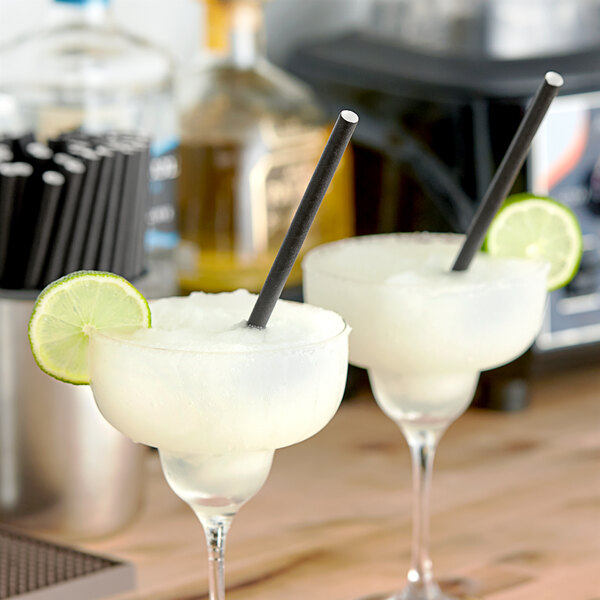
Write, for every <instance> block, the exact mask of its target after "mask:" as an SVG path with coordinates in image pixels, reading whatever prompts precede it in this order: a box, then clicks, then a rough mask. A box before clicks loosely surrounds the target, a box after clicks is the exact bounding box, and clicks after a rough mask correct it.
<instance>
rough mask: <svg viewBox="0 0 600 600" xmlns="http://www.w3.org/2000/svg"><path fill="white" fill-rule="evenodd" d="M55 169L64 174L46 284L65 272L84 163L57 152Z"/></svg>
mask: <svg viewBox="0 0 600 600" xmlns="http://www.w3.org/2000/svg"><path fill="white" fill-rule="evenodd" d="M54 162H55V163H56V165H57V167H58V168H57V170H58V171H60V172H61V173H62V174H63V175H64V176H65V179H66V181H65V186H64V191H63V194H62V195H61V200H60V205H61V208H60V214H58V215H57V226H56V231H55V234H54V236H53V240H52V248H51V252H50V256H49V260H48V268H47V269H46V270H45V273H44V276H43V278H42V279H43V281H42V284H47V283H50V282H52V281H54V280H55V279H58V278H59V277H60V276H61V275H64V274H65V273H66V271H65V260H66V256H67V250H68V248H69V245H70V241H71V236H72V233H73V226H74V224H75V217H76V214H77V204H78V202H79V195H80V191H81V184H82V181H83V176H84V174H85V165H84V164H83V162H82V161H80V160H78V159H76V158H73V157H72V156H69V155H68V154H64V153H62V152H59V153H57V154H55V155H54Z"/></svg>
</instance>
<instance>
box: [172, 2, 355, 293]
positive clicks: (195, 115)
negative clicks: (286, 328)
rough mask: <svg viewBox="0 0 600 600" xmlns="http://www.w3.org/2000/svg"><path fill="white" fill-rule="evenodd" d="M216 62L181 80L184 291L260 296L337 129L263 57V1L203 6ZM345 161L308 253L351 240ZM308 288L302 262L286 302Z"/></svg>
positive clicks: (298, 87)
mask: <svg viewBox="0 0 600 600" xmlns="http://www.w3.org/2000/svg"><path fill="white" fill-rule="evenodd" d="M204 5H205V14H206V15H207V22H208V25H209V31H208V42H209V46H210V48H211V50H212V53H211V54H212V56H211V58H209V59H208V60H207V59H206V58H203V57H205V56H206V53H204V54H203V55H202V54H201V55H200V56H199V58H198V60H197V61H196V62H195V63H194V64H193V65H192V66H191V67H189V68H187V69H186V70H185V71H183V72H182V73H181V80H180V85H179V100H180V112H181V114H182V117H181V125H180V130H181V146H180V157H181V160H180V167H181V171H180V179H179V205H178V213H179V231H180V235H181V241H180V246H179V250H178V261H177V263H178V274H179V284H180V287H181V289H182V290H183V291H185V292H189V291H192V290H204V291H210V292H217V291H223V290H232V289H236V288H239V287H243V288H247V289H249V290H251V291H258V290H260V288H261V286H262V283H263V282H264V279H265V277H266V275H267V273H268V270H269V268H270V266H271V264H272V262H273V260H274V258H275V255H276V253H277V250H278V249H279V246H280V245H281V242H282V240H283V237H284V235H285V233H286V231H287V229H288V226H289V224H290V222H291V219H292V217H293V215H294V212H295V209H296V207H297V206H298V203H299V202H300V199H301V198H302V195H303V193H304V190H305V188H306V185H307V184H308V181H309V179H310V176H311V174H312V172H313V170H314V168H315V166H316V163H317V161H318V158H319V155H320V153H321V151H322V150H323V147H324V145H325V142H326V140H327V136H328V134H329V132H330V129H331V125H332V123H330V122H328V120H327V118H326V117H325V116H324V114H323V112H322V111H321V110H320V108H319V107H318V105H317V104H316V102H315V100H314V99H313V96H312V95H311V93H310V92H309V91H308V89H307V88H306V87H305V86H304V85H303V84H301V83H300V82H298V81H296V80H295V79H293V78H291V77H290V76H288V75H287V74H285V73H284V72H283V71H281V70H280V69H278V68H277V67H275V66H274V65H273V64H271V63H270V62H269V61H268V60H267V58H266V56H265V54H264V28H263V21H262V1H261V0H205V2H204ZM351 179H352V167H351V159H349V158H348V155H346V156H345V157H344V159H343V160H342V163H341V164H340V166H339V168H338V171H337V173H336V175H335V177H334V179H333V181H332V183H331V186H330V188H329V191H328V193H327V195H326V197H325V198H324V200H323V204H322V206H321V208H320V210H319V213H318V215H317V218H316V220H315V222H314V224H313V226H312V228H311V230H310V232H309V235H308V238H307V239H306V242H305V244H304V247H303V251H306V250H307V249H308V248H310V247H311V246H315V245H318V244H321V243H324V242H328V241H332V240H334V239H339V238H343V237H347V236H350V235H352V232H353V230H354V204H353V197H352V181H351ZM300 283H301V270H300V261H299V260H298V261H297V262H296V266H295V267H294V270H293V271H292V273H291V275H290V278H289V280H288V288H287V293H288V295H294V292H297V291H298V290H299V287H300Z"/></svg>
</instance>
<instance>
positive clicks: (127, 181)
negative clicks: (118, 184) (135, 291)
mask: <svg viewBox="0 0 600 600" xmlns="http://www.w3.org/2000/svg"><path fill="white" fill-rule="evenodd" d="M122 152H123V154H124V156H125V168H124V171H123V187H122V190H121V200H120V207H119V219H118V224H117V237H116V239H115V251H114V255H113V260H112V266H111V269H110V270H111V271H112V272H113V273H117V274H118V275H125V270H126V267H127V262H128V253H129V252H130V251H131V250H133V248H132V246H131V244H130V241H131V240H132V239H134V237H135V223H134V222H133V218H134V215H135V203H136V197H135V196H136V188H137V183H138V173H139V168H140V152H139V151H137V150H136V149H135V147H133V146H132V145H130V144H123V148H122Z"/></svg>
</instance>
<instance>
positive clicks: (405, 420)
mask: <svg viewBox="0 0 600 600" xmlns="http://www.w3.org/2000/svg"><path fill="white" fill-rule="evenodd" d="M463 240H464V236H462V235H455V234H430V233H408V234H390V235H374V236H364V237H357V238H350V239H347V240H341V241H339V242H333V243H331V244H326V245H323V246H320V247H318V248H315V249H313V250H311V251H310V252H309V253H308V254H307V255H306V257H305V259H304V261H303V270H304V294H305V298H306V300H307V302H310V303H311V304H315V305H317V306H322V307H325V308H329V309H331V310H334V311H336V312H337V313H339V314H341V315H342V316H343V317H344V319H345V320H346V321H347V322H348V324H349V325H350V326H351V327H352V333H351V335H350V362H351V363H352V364H354V365H357V366H359V367H364V368H366V369H367V370H368V374H369V380H370V382H371V386H372V388H373V394H374V396H375V399H376V401H377V403H378V404H379V406H380V407H381V409H382V410H383V412H384V413H385V414H386V415H388V416H389V417H390V418H391V419H392V420H394V421H395V422H396V423H397V424H398V426H399V427H400V429H401V430H402V432H403V434H404V436H405V437H406V440H407V442H408V445H409V447H410V450H411V455H412V463H413V488H414V508H413V541H412V561H411V566H410V570H409V572H408V585H407V586H406V587H405V589H404V590H403V591H402V592H399V593H397V594H384V595H383V596H381V598H386V599H388V600H442V599H445V598H447V597H446V596H445V595H444V594H443V593H442V591H441V590H440V588H439V586H438V585H437V584H436V583H435V582H434V579H433V573H432V566H431V560H430V558H429V550H428V542H429V490H430V482H431V470H432V467H433V458H434V454H435V450H436V447H437V444H438V442H439V440H440V437H441V436H442V434H443V432H444V431H445V429H446V428H447V427H448V426H449V425H450V423H452V422H453V421H454V420H455V419H456V418H457V417H458V416H459V415H460V414H462V413H463V412H464V411H465V410H466V408H467V407H468V405H469V404H470V402H471V400H472V398H473V394H474V391H475V386H476V384H477V380H478V377H479V373H480V371H483V370H486V369H491V368H494V367H498V366H500V365H502V364H504V363H507V362H509V361H511V360H513V359H514V358H516V357H517V356H519V355H520V354H522V353H523V352H524V351H525V350H526V349H527V348H528V347H529V346H530V345H531V344H532V342H533V340H534V338H535V336H536V334H537V332H538V330H539V328H540V325H541V322H542V318H543V312H544V307H545V299H546V277H547V272H548V266H547V265H546V264H545V263H541V262H536V261H528V260H522V259H507V258H494V257H491V256H488V255H486V254H483V253H480V254H478V255H477V256H476V257H475V259H474V261H473V262H472V263H471V265H470V267H469V269H468V270H467V271H463V272H451V271H450V269H451V266H452V263H453V260H454V259H455V258H456V255H457V253H458V251H459V249H460V247H461V245H462V242H463Z"/></svg>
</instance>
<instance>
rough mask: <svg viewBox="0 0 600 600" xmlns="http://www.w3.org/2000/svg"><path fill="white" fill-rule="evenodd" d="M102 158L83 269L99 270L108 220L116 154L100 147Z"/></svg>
mask: <svg viewBox="0 0 600 600" xmlns="http://www.w3.org/2000/svg"><path fill="white" fill-rule="evenodd" d="M95 152H96V154H97V155H98V156H99V157H100V160H101V162H100V170H99V172H98V180H97V185H96V193H95V195H94V203H93V207H92V213H91V218H90V226H89V231H88V235H87V239H86V241H85V250H84V253H83V262H82V265H81V267H82V268H83V269H98V261H99V258H100V244H101V241H102V232H103V229H104V223H105V220H106V212H107V208H108V195H109V192H110V184H111V177H112V174H113V164H114V153H113V152H112V150H109V149H108V148H106V147H104V146H98V147H97V148H96V149H95Z"/></svg>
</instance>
